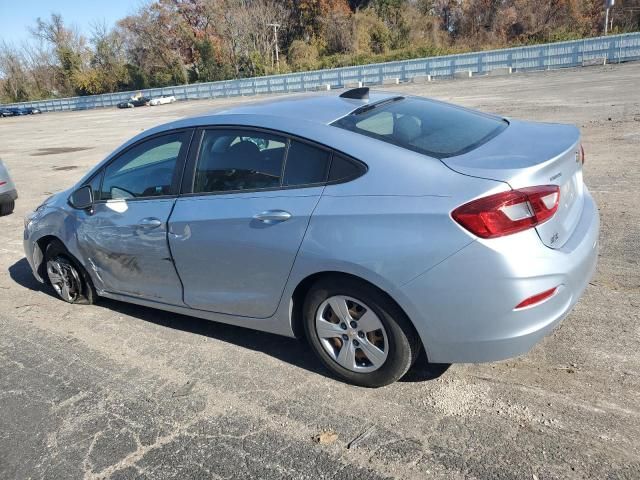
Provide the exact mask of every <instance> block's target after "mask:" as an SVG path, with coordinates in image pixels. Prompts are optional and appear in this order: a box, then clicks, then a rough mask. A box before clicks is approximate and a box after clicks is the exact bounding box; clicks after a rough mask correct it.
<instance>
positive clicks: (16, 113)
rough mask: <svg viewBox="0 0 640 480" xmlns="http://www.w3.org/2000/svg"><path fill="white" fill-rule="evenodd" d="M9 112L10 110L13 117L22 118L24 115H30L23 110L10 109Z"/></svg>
mask: <svg viewBox="0 0 640 480" xmlns="http://www.w3.org/2000/svg"><path fill="white" fill-rule="evenodd" d="M7 110H9V112H11V116H13V117H18V116H22V115H28V114H27V112H26V110H24V109H23V108H16V107H11V108H8V109H7Z"/></svg>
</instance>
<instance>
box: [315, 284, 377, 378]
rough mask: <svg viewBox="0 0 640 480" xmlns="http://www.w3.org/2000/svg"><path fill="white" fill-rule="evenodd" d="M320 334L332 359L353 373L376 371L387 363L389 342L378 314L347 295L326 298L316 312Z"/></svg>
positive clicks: (317, 331) (321, 341)
mask: <svg viewBox="0 0 640 480" xmlns="http://www.w3.org/2000/svg"><path fill="white" fill-rule="evenodd" d="M315 325H316V333H317V334H318V338H319V339H320V343H321V345H322V347H323V349H324V350H325V352H327V353H328V354H329V356H330V357H331V358H332V359H333V360H334V361H336V362H337V363H338V364H339V365H341V366H342V367H344V368H346V369H348V370H351V371H353V372H359V373H367V372H372V371H375V370H377V369H379V368H380V367H382V365H383V364H384V363H385V361H386V359H387V355H388V349H389V343H388V340H387V333H386V331H385V329H384V326H383V324H382V322H381V321H380V319H379V318H378V315H376V313H375V312H373V310H371V309H370V308H369V307H368V306H367V305H366V304H365V303H364V302H362V301H361V300H357V299H355V298H352V297H347V296H344V295H335V296H332V297H329V298H328V299H326V300H325V301H324V302H322V304H321V305H320V307H319V308H318V311H317V313H316V319H315Z"/></svg>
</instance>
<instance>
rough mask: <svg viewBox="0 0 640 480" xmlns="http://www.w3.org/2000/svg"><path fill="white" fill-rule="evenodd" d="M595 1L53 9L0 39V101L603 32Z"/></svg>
mask: <svg viewBox="0 0 640 480" xmlns="http://www.w3.org/2000/svg"><path fill="white" fill-rule="evenodd" d="M603 3H604V2H603V0H540V1H537V0H535V1H534V0H280V1H276V0H153V1H148V3H146V4H145V5H143V6H141V7H139V9H138V10H137V11H136V12H135V13H134V14H132V15H130V16H127V17H125V18H122V19H121V20H119V21H118V22H117V23H116V25H115V26H113V27H107V26H106V25H104V24H99V23H96V24H94V25H92V26H91V29H90V34H88V35H85V34H82V33H80V31H79V30H78V29H77V28H76V27H73V26H70V25H68V24H67V23H65V21H64V19H63V18H62V16H61V15H59V14H56V13H52V14H50V15H49V16H48V17H45V18H37V19H36V20H35V21H34V24H33V25H32V26H31V27H30V35H31V37H32V39H31V41H28V42H25V43H23V44H22V45H14V44H10V43H8V42H6V41H2V42H1V43H0V102H5V103H7V102H20V101H27V100H36V99H44V98H55V97H64V96H73V95H92V94H100V93H108V92H117V91H124V90H139V89H144V88H151V87H162V86H168V85H178V84H186V83H194V82H209V81H215V80H226V79H232V78H244V77H254V76H261V75H269V74H273V73H286V72H291V71H301V70H314V69H321V68H332V67H339V66H348V65H359V64H366V63H372V62H380V61H390V60H400V59H406V58H415V57H427V56H433V55H440V54H448V53H456V52H463V51H470V50H480V49H486V48H500V47H506V46H512V45H523V44H531V43H541V42H550V41H559V40H567V39H576V38H583V37H586V36H595V35H600V34H602V31H603V28H604V9H603ZM616 3H617V4H616V6H615V7H614V9H613V10H612V11H611V21H612V23H611V27H612V31H613V32H625V31H635V30H638V29H640V0H618V2H616ZM0 34H1V32H0ZM276 36H277V45H278V55H277V58H276V48H275V47H276Z"/></svg>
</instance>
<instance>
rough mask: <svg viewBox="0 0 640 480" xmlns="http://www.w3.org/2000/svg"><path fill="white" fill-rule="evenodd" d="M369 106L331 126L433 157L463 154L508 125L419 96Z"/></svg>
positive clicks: (494, 118)
mask: <svg viewBox="0 0 640 480" xmlns="http://www.w3.org/2000/svg"><path fill="white" fill-rule="evenodd" d="M372 107H374V106H373V105H371V106H370V107H369V109H368V110H366V107H365V108H364V109H361V112H362V113H358V111H357V110H356V112H354V113H352V114H350V115H347V116H346V117H343V118H341V119H339V120H336V121H335V122H333V123H332V125H334V126H336V127H340V128H344V129H345V130H350V131H352V132H356V133H361V134H362V135H366V136H368V137H372V138H376V139H378V140H382V141H383V142H387V143H392V144H394V145H398V146H400V147H403V148H407V149H409V150H413V151H415V152H419V153H423V154H425V155H429V156H431V157H436V158H446V157H453V156H456V155H462V154H463V153H467V152H469V151H471V150H473V149H474V148H477V147H479V146H480V145H482V144H483V143H485V142H487V141H489V140H490V139H491V138H493V137H495V136H496V135H498V134H499V133H500V132H502V130H504V129H505V128H507V125H508V122H507V121H506V120H504V119H502V118H499V117H494V116H492V115H485V114H483V113H480V112H472V111H470V110H466V109H464V108H459V107H456V106H453V105H448V104H445V103H440V102H436V101H433V100H427V99H422V98H396V99H394V100H392V101H388V102H386V101H385V102H384V103H383V104H380V105H378V106H377V107H375V108H372ZM362 110H364V111H362Z"/></svg>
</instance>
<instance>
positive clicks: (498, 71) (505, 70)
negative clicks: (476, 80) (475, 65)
mask: <svg viewBox="0 0 640 480" xmlns="http://www.w3.org/2000/svg"><path fill="white" fill-rule="evenodd" d="M487 73H488V74H489V76H491V77H499V76H501V75H511V74H512V73H513V68H512V67H502V68H494V69H493V70H489V72H487Z"/></svg>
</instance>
